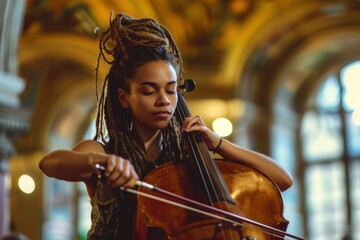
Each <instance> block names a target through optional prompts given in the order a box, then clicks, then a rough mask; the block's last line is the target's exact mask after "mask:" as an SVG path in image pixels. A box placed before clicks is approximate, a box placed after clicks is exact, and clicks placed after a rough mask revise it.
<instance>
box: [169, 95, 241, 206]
mask: <svg viewBox="0 0 360 240" xmlns="http://www.w3.org/2000/svg"><path fill="white" fill-rule="evenodd" d="M189 116H191V113H190V111H189V109H188V107H187V104H186V101H185V99H184V97H183V95H182V93H180V92H178V105H177V108H176V117H177V118H178V120H179V121H180V124H181V125H182V124H183V120H184V118H185V117H189ZM185 138H186V141H187V144H188V148H189V155H190V156H189V157H190V159H187V160H189V161H187V162H189V163H188V165H189V167H190V168H189V171H192V174H191V175H189V176H194V178H195V179H194V182H195V183H198V184H199V185H200V189H202V190H204V191H205V192H206V194H205V195H206V196H207V199H205V201H207V203H208V204H211V203H215V202H220V201H226V202H229V203H231V204H235V202H234V200H233V199H232V197H231V195H230V191H229V189H228V187H227V185H226V183H225V181H224V179H223V177H222V175H221V174H220V171H219V169H218V167H217V166H216V164H215V162H214V160H213V158H212V157H211V155H210V153H209V150H208V148H207V145H206V143H205V141H204V140H203V137H202V136H201V135H200V134H199V133H196V132H190V133H185Z"/></svg>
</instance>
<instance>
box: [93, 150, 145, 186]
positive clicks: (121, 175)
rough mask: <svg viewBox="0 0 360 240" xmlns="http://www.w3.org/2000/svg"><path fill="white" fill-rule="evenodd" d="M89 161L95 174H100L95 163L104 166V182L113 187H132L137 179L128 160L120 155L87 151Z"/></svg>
mask: <svg viewBox="0 0 360 240" xmlns="http://www.w3.org/2000/svg"><path fill="white" fill-rule="evenodd" d="M89 161H90V164H91V166H92V168H93V169H94V172H96V173H97V174H101V172H100V170H99V169H97V168H96V165H97V164H100V165H101V166H103V167H105V172H104V175H105V177H106V183H107V184H109V185H110V186H111V187H113V188H117V187H124V188H133V187H134V186H135V183H136V181H137V180H138V179H139V176H138V175H137V173H136V172H135V169H134V167H133V165H132V164H131V163H130V161H129V160H127V159H125V158H122V157H120V156H116V155H113V154H106V153H98V152H95V153H89Z"/></svg>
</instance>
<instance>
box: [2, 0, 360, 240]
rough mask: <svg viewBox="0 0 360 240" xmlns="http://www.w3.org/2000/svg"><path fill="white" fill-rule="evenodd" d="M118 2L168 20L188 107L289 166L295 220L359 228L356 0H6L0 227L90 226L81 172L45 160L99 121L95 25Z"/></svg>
mask: <svg viewBox="0 0 360 240" xmlns="http://www.w3.org/2000/svg"><path fill="white" fill-rule="evenodd" d="M112 10H113V11H114V12H115V13H117V12H125V13H127V14H129V15H132V16H133V17H151V18H154V19H156V20H157V21H159V22H160V23H161V24H163V25H164V26H166V27H167V28H168V29H169V30H170V32H171V33H172V34H173V37H174V39H175V41H176V42H177V44H178V47H179V48H180V50H181V52H182V56H183V59H184V67H185V70H186V72H185V78H192V79H194V80H195V81H196V83H197V87H196V89H195V90H194V91H193V92H191V93H186V95H185V97H186V99H187V102H188V105H189V107H190V109H191V112H192V113H193V114H200V115H202V117H203V118H204V120H205V122H206V123H207V125H208V126H209V127H211V128H213V129H214V130H215V131H217V132H218V133H219V134H221V135H222V136H224V137H225V138H227V139H229V140H231V141H234V142H235V143H237V144H239V145H241V146H244V147H247V148H250V149H253V150H256V151H259V152H261V153H264V154H267V155H270V156H271V157H272V158H274V159H275V160H276V161H277V162H278V163H279V164H280V165H281V166H283V167H284V168H285V169H286V170H288V171H289V172H291V174H292V176H293V178H294V185H293V186H292V187H291V188H290V189H289V190H287V191H285V192H284V193H283V197H284V216H285V218H286V219H288V220H289V221H290V224H289V226H288V232H289V233H291V234H294V235H297V236H300V237H305V238H308V239H316V240H322V239H324V240H325V239H360V201H359V199H360V96H359V92H360V1H358V0H352V1H351V0H343V1H341V0H101V1H98V0H96V1H94V0H27V1H25V0H1V1H0V41H1V42H0V192H1V199H0V214H1V215H0V236H2V235H4V234H6V233H8V232H21V233H23V234H25V235H26V236H28V237H29V238H31V239H33V240H37V239H44V240H45V239H46V240H72V239H86V233H87V230H88V229H89V224H90V203H89V197H88V196H87V194H86V190H85V188H84V185H83V184H82V183H68V182H62V181H58V180H54V179H50V178H47V177H45V176H44V175H43V174H42V173H41V172H40V171H39V168H38V162H39V160H40V159H41V158H42V156H44V155H45V154H46V153H48V152H49V151H51V150H54V149H60V148H62V149H69V148H71V147H72V146H73V145H74V144H76V143H77V142H79V141H81V140H82V139H85V138H92V136H93V134H94V111H95V107H96V106H95V105H96V102H95V100H96V98H95V67H96V61H97V56H98V43H97V36H96V34H95V33H94V29H95V28H96V27H100V28H101V29H102V30H104V29H105V28H106V27H107V26H108V22H109V17H110V11H112ZM105 74H106V64H104V63H102V64H101V65H100V79H103V77H104V75H105Z"/></svg>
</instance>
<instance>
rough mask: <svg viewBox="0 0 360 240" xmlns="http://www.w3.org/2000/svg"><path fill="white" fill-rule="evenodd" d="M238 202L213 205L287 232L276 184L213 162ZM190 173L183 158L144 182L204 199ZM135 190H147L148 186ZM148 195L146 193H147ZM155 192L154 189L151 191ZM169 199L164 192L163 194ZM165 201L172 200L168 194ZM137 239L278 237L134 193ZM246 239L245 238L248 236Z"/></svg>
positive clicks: (242, 168)
mask: <svg viewBox="0 0 360 240" xmlns="http://www.w3.org/2000/svg"><path fill="white" fill-rule="evenodd" d="M215 162H216V165H217V167H218V168H219V170H220V172H221V174H222V176H223V177H224V180H225V182H226V184H227V185H228V188H229V190H230V194H231V196H232V198H233V199H234V200H235V202H236V205H233V204H231V203H228V202H218V203H215V204H214V206H215V207H218V208H222V209H226V210H227V211H230V212H233V213H235V214H240V215H241V216H242V217H245V218H248V219H252V220H254V221H257V222H259V223H262V224H265V225H267V226H271V227H274V228H277V229H279V230H281V231H286V228H287V225H288V221H287V220H286V219H285V218H284V217H283V215H282V214H283V200H282V195H281V192H280V191H279V189H278V188H277V186H276V185H275V184H274V183H273V182H272V181H271V180H270V179H268V178H267V177H266V176H264V175H263V174H261V173H260V172H258V171H256V170H255V169H253V168H250V167H247V166H244V165H241V164H239V163H235V162H230V161H227V160H222V159H217V160H215ZM191 176H193V175H192V174H189V172H188V167H187V166H186V163H185V162H178V163H171V164H166V165H163V166H161V167H159V168H157V169H155V170H153V171H152V172H151V173H150V174H148V175H147V177H146V178H145V179H144V181H145V182H147V183H150V184H153V185H155V186H158V187H159V188H162V189H165V190H168V191H171V192H174V193H176V194H178V195H181V196H185V197H187V198H190V199H193V200H196V201H202V200H203V199H202V198H203V197H202V196H201V195H200V194H201V192H202V191H201V189H197V184H196V183H195V182H194V181H195V180H196V179H192V178H191ZM139 191H144V192H149V191H151V190H148V189H145V188H144V189H139ZM149 193H150V192H149ZM151 194H153V193H151ZM160 197H163V198H169V197H167V196H161V194H160ZM169 200H171V199H170V198H169ZM136 219H137V220H136V234H137V239H139V240H143V239H144V240H145V239H151V240H152V239H154V240H155V239H159V240H160V239H172V240H183V239H185V240H193V239H202V240H210V239H216V240H220V239H239V240H242V239H282V238H283V237H282V236H276V235H275V236H273V235H271V234H269V232H267V231H264V230H263V229H261V228H259V227H257V226H252V225H251V224H247V223H243V224H242V226H241V227H238V226H231V224H230V225H227V224H226V223H224V222H222V221H219V220H217V219H213V218H209V217H206V216H203V215H201V214H199V213H194V212H191V211H188V210H186V209H181V208H179V207H177V206H172V205H167V204H164V203H159V202H157V201H156V200H152V199H147V198H144V197H141V196H138V211H137V215H136ZM246 237H247V238H246Z"/></svg>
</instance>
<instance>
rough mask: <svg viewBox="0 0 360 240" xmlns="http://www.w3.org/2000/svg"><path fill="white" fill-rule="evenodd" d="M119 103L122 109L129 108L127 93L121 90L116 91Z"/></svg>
mask: <svg viewBox="0 0 360 240" xmlns="http://www.w3.org/2000/svg"><path fill="white" fill-rule="evenodd" d="M118 97H119V102H120V104H121V106H122V107H123V108H128V107H129V93H128V92H127V91H125V90H124V89H122V88H119V89H118Z"/></svg>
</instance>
